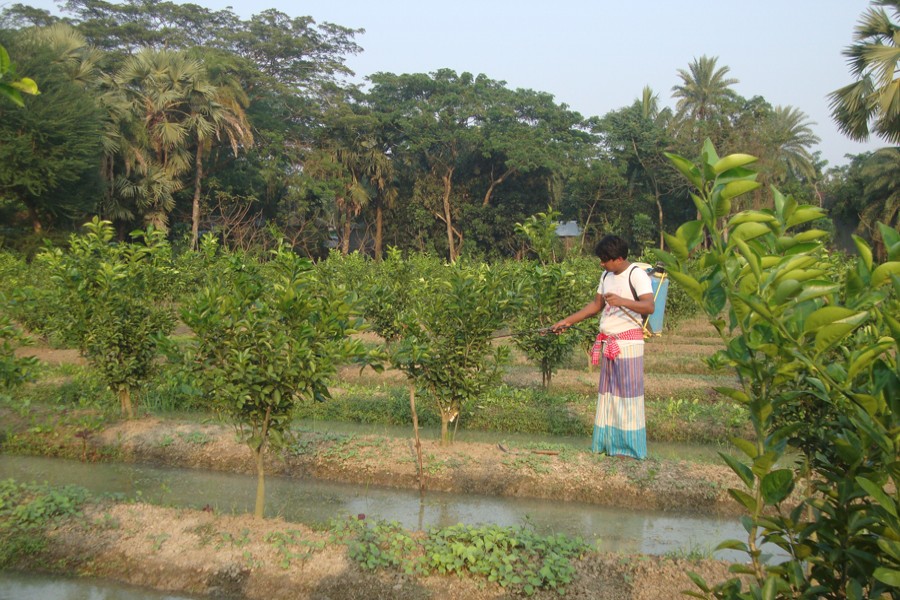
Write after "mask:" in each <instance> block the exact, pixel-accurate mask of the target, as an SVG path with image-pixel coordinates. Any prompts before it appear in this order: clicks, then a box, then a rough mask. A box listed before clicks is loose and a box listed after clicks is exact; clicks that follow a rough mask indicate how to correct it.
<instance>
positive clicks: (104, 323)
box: [37, 217, 175, 419]
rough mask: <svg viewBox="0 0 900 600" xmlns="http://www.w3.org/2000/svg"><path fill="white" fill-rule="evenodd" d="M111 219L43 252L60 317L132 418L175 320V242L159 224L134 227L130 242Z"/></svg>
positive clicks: (40, 258)
mask: <svg viewBox="0 0 900 600" xmlns="http://www.w3.org/2000/svg"><path fill="white" fill-rule="evenodd" d="M114 237H115V231H114V229H113V226H112V223H110V222H109V221H101V220H99V219H98V218H96V217H94V219H93V220H92V221H91V222H90V223H86V224H85V233H84V234H83V235H77V234H73V235H72V236H70V238H69V249H68V251H64V250H62V249H60V248H51V249H48V250H46V251H44V252H43V253H42V254H40V255H39V256H38V258H37V260H38V261H40V262H41V263H43V266H44V267H45V268H46V269H47V270H48V271H49V272H50V273H51V277H52V280H53V283H54V284H55V286H54V290H53V293H52V294H51V303H52V304H53V307H54V310H55V312H56V313H57V314H56V316H55V318H54V319H53V320H54V321H56V322H58V323H65V327H66V328H67V332H65V333H63V337H64V338H66V339H70V340H73V341H74V342H75V343H76V344H77V345H78V347H79V349H80V350H81V352H82V354H83V355H84V356H85V357H86V358H87V360H88V362H89V363H90V364H91V366H93V367H94V368H95V369H97V370H98V371H99V372H100V373H101V375H102V376H103V378H104V380H105V382H106V384H107V385H108V386H109V387H110V389H111V390H113V392H115V393H116V395H117V396H118V398H119V404H120V406H121V411H122V414H124V415H125V416H127V417H128V418H129V419H131V418H133V417H134V406H133V403H132V392H133V390H134V389H135V388H136V387H137V386H138V385H139V384H140V383H141V382H143V381H145V380H146V379H147V378H149V377H150V375H151V374H152V373H153V372H154V370H155V368H156V362H155V361H156V358H157V355H158V349H159V344H160V342H161V340H162V338H164V337H165V336H167V335H168V334H169V333H170V332H171V331H172V329H173V328H174V325H175V317H174V314H173V311H172V309H171V308H169V306H168V304H167V303H166V300H167V299H168V298H167V294H168V290H170V289H171V288H172V286H171V282H172V280H173V278H174V277H175V272H174V269H172V266H171V265H172V254H171V248H170V247H169V244H168V242H167V241H166V239H165V236H164V235H163V234H162V233H161V232H159V231H155V230H153V229H148V230H147V231H138V232H134V233H132V237H133V238H134V239H135V241H134V242H132V243H116V242H114V241H113V239H114Z"/></svg>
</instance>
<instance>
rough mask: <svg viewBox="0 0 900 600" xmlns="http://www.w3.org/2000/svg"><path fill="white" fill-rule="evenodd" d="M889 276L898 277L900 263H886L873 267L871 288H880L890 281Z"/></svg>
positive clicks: (899, 274) (899, 275)
mask: <svg viewBox="0 0 900 600" xmlns="http://www.w3.org/2000/svg"><path fill="white" fill-rule="evenodd" d="M891 275H897V276H898V277H900V262H897V261H895V262H886V263H884V264H881V265H878V266H877V267H875V270H874V271H872V287H873V288H877V287H881V284H883V283H884V282H885V281H888V280H890V277H891Z"/></svg>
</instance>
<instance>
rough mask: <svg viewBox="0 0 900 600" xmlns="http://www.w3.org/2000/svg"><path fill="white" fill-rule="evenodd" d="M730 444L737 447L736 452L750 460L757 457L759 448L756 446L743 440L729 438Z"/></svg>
mask: <svg viewBox="0 0 900 600" xmlns="http://www.w3.org/2000/svg"><path fill="white" fill-rule="evenodd" d="M731 443H732V444H734V445H735V446H737V448H738V450H740V451H741V452H743V453H744V454H746V455H747V457H748V458H750V459H751V460H752V459H754V458H756V457H757V456H759V448H757V447H756V444H754V443H753V442H751V441H749V440H745V439H743V438H736V437H733V438H731Z"/></svg>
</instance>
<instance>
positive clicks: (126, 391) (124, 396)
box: [119, 385, 134, 419]
mask: <svg viewBox="0 0 900 600" xmlns="http://www.w3.org/2000/svg"><path fill="white" fill-rule="evenodd" d="M119 404H120V405H121V407H122V414H123V415H125V417H126V418H128V419H133V418H134V407H133V406H132V405H131V388H129V387H128V386H127V385H123V386H121V387H119Z"/></svg>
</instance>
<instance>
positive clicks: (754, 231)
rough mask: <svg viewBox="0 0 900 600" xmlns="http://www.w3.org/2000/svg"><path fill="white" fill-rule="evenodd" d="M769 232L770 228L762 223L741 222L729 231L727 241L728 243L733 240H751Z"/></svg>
mask: <svg viewBox="0 0 900 600" xmlns="http://www.w3.org/2000/svg"><path fill="white" fill-rule="evenodd" d="M771 232H772V230H771V229H770V228H769V227H768V226H767V225H765V224H763V223H741V224H740V225H738V226H737V227H736V228H735V229H734V231H732V232H731V237H729V238H728V241H729V244H730V243H731V242H733V241H734V240H743V241H747V240H752V239H753V238H757V237H759V236H761V235H765V234H767V233H771Z"/></svg>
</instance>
